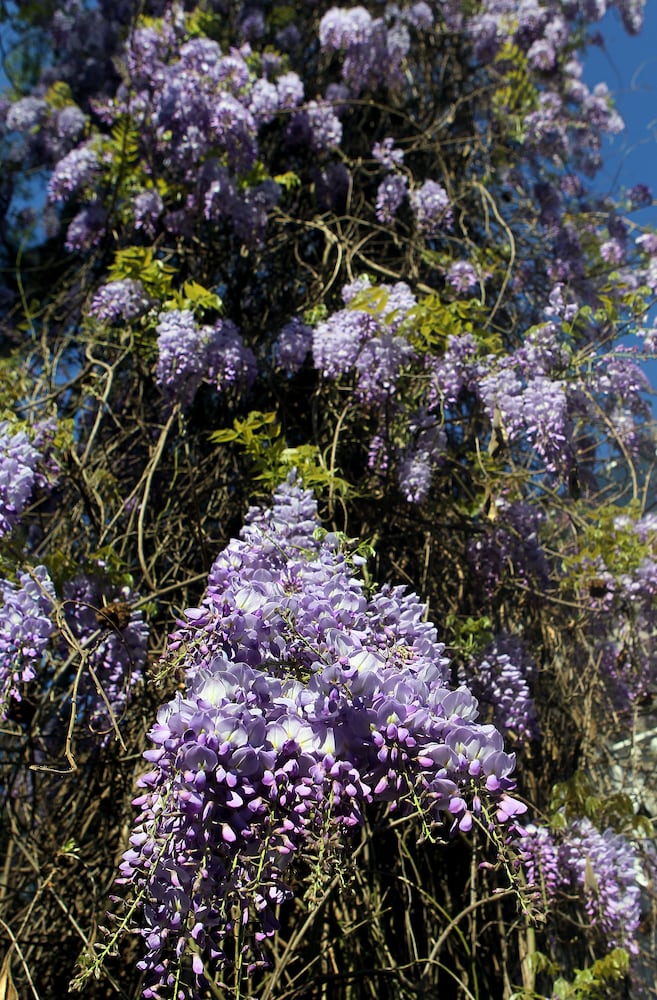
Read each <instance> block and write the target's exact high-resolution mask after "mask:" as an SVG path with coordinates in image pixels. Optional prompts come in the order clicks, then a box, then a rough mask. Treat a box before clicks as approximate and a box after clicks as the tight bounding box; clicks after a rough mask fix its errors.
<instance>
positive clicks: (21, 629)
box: [0, 566, 55, 719]
mask: <svg viewBox="0 0 657 1000" xmlns="http://www.w3.org/2000/svg"><path fill="white" fill-rule="evenodd" d="M0 598H1V599H2V610H1V613H0V617H1V619H2V626H1V627H0V718H2V719H6V717H7V714H8V712H9V710H10V708H11V704H12V700H13V701H21V699H22V695H21V688H22V686H23V685H24V684H27V683H29V682H30V681H33V680H34V679H35V678H36V676H37V674H38V671H39V667H40V666H41V662H42V659H43V655H44V652H45V649H46V646H47V645H48V641H49V639H50V636H51V635H52V632H53V630H54V625H53V622H52V618H51V614H52V611H53V607H54V601H55V590H54V587H53V585H52V581H51V580H50V577H49V576H48V572H47V570H46V569H45V567H44V566H37V567H36V568H35V569H34V570H33V571H32V572H31V573H21V574H20V576H19V584H18V586H17V585H16V584H13V583H11V582H10V581H9V580H0Z"/></svg>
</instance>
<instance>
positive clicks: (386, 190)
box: [376, 174, 408, 226]
mask: <svg viewBox="0 0 657 1000" xmlns="http://www.w3.org/2000/svg"><path fill="white" fill-rule="evenodd" d="M407 194H408V180H407V178H406V177H404V176H403V175H402V174H389V175H388V176H387V177H385V178H384V180H382V181H381V183H380V184H379V187H378V190H377V192H376V217H377V219H378V220H379V222H380V223H381V224H382V225H384V226H389V225H390V224H391V223H392V222H393V221H394V218H395V215H396V214H397V210H398V209H399V207H400V205H401V204H402V202H403V201H404V198H405V197H406V195H407Z"/></svg>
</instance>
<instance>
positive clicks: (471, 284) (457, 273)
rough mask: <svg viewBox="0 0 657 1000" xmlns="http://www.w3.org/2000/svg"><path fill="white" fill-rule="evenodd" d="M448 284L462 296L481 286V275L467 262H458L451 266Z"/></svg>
mask: <svg viewBox="0 0 657 1000" xmlns="http://www.w3.org/2000/svg"><path fill="white" fill-rule="evenodd" d="M446 278H447V283H448V284H449V285H451V286H452V288H453V289H454V291H456V292H459V294H461V295H465V294H467V292H469V291H471V289H473V288H475V287H476V286H477V285H478V284H479V275H478V274H477V271H476V269H475V268H474V267H473V265H472V264H471V263H470V262H469V261H467V260H457V261H455V262H454V263H453V264H451V265H450V267H449V269H448V271H447V274H446Z"/></svg>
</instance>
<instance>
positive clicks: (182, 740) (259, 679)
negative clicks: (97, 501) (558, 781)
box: [122, 477, 524, 997]
mask: <svg viewBox="0 0 657 1000" xmlns="http://www.w3.org/2000/svg"><path fill="white" fill-rule="evenodd" d="M169 656H170V658H171V660H172V662H177V663H184V664H185V665H186V667H187V675H186V688H185V691H184V692H179V693H178V694H177V695H176V697H175V698H174V699H173V701H171V702H169V704H168V705H165V706H164V707H163V708H162V709H161V710H160V712H159V713H158V720H157V723H156V724H155V726H154V727H153V729H152V730H151V733H150V737H151V740H152V742H153V743H154V749H152V750H149V751H147V752H146V758H147V759H148V760H149V762H150V763H151V765H152V770H151V771H150V772H149V773H148V774H147V775H145V776H144V777H143V778H142V779H141V780H140V785H141V787H142V789H143V794H141V795H140V796H139V798H138V799H137V800H136V803H135V804H136V805H137V806H138V807H139V808H140V810H141V812H140V815H139V817H138V819H137V823H136V826H135V829H134V831H133V834H132V836H131V845H132V846H131V848H130V850H129V851H128V852H127V853H126V855H125V856H124V860H123V864H122V881H123V882H126V883H129V884H131V885H132V886H133V887H134V889H135V890H136V891H138V892H139V893H140V894H142V899H143V903H142V904H141V909H142V919H143V924H144V925H143V927H142V929H141V931H140V933H141V934H142V936H143V938H144V941H145V944H146V949H147V950H146V955H145V958H144V959H143V961H142V963H141V967H142V968H143V969H145V970H146V972H147V978H148V986H147V989H146V992H145V995H146V996H150V997H155V996H157V995H159V994H158V989H160V988H167V987H168V986H169V985H170V984H171V983H172V982H174V980H175V966H176V965H177V964H178V962H179V961H181V960H182V961H186V962H189V963H190V964H191V978H192V980H193V982H194V984H195V985H194V986H193V987H192V988H191V989H190V991H189V992H186V993H185V996H190V995H191V996H193V997H196V996H199V995H200V994H201V993H202V990H203V987H204V985H205V984H206V981H207V980H206V976H207V977H210V976H212V975H214V974H215V971H216V970H217V969H218V967H221V966H225V965H226V964H230V963H231V962H232V961H233V960H234V959H235V948H234V940H235V938H234V935H235V933H236V929H237V927H241V933H240V941H241V947H242V954H241V957H240V961H242V962H244V965H245V967H247V966H252V964H253V963H257V962H258V961H261V960H262V952H261V945H262V942H263V941H264V940H265V939H266V938H268V937H270V936H271V935H272V934H273V933H274V932H275V930H276V928H277V918H276V913H275V909H276V907H277V906H278V905H279V904H280V903H282V902H284V901H285V900H286V899H289V898H290V897H291V895H292V891H293V890H292V887H291V885H287V884H286V883H285V882H284V878H285V873H286V870H288V868H289V864H290V861H291V860H293V858H294V857H295V856H299V858H301V857H303V856H305V855H307V854H310V855H312V854H313V852H316V851H317V849H318V848H319V847H320V845H322V844H323V845H326V844H327V843H334V844H335V845H336V846H337V845H338V844H342V843H343V842H344V835H345V833H346V832H348V831H349V830H350V829H352V828H353V827H355V826H357V825H359V824H360V822H361V821H362V814H363V810H364V809H365V808H366V806H367V804H368V803H370V802H373V801H383V802H386V803H388V805H389V809H390V810H392V811H397V812H399V813H402V814H404V813H414V812H417V811H418V810H421V812H422V813H423V815H424V816H425V818H426V820H427V821H428V822H439V821H442V820H446V821H447V823H448V825H449V826H450V828H451V829H453V830H458V829H460V830H463V831H467V830H469V829H470V828H471V825H472V823H473V821H474V818H475V817H480V818H482V819H483V815H484V813H483V809H484V803H487V802H488V803H490V804H492V805H494V806H495V808H496V810H497V819H498V821H499V822H506V821H507V820H508V819H511V818H512V817H514V816H515V815H517V814H519V813H520V812H522V811H523V809H524V807H522V806H521V805H520V803H518V802H517V801H516V800H514V799H513V798H511V797H510V796H509V795H508V794H507V792H508V791H509V790H511V789H512V787H513V783H512V779H511V777H510V776H511V773H512V771H513V767H514V758H513V755H509V754H507V753H505V752H504V750H503V744H502V739H501V737H500V735H499V733H498V731H497V730H496V729H494V727H492V726H486V725H481V724H479V723H478V722H477V721H476V719H477V703H476V701H475V699H474V698H473V697H472V695H471V694H470V692H469V691H468V690H467V689H466V688H463V687H462V688H458V689H456V690H450V688H449V687H448V684H447V676H448V661H447V660H446V659H445V657H444V655H443V647H442V646H441V645H440V644H439V643H438V642H437V637H436V630H435V628H434V627H433V626H432V625H431V624H430V623H428V622H426V621H424V607H423V605H421V604H420V603H419V602H418V601H417V599H416V598H415V596H414V595H412V594H408V593H406V591H405V590H404V589H403V588H383V589H382V590H381V591H380V592H379V593H378V594H376V595H375V596H374V597H372V598H371V599H368V598H367V597H366V595H365V592H364V589H363V584H362V582H361V580H360V579H359V578H358V577H357V576H356V575H355V573H354V569H353V568H352V565H351V564H350V562H349V559H348V558H347V556H346V554H345V552H344V551H343V547H342V544H341V540H340V538H339V537H337V536H336V535H334V534H326V535H324V536H323V537H322V535H321V533H319V532H318V530H317V520H316V503H315V502H314V500H313V499H312V496H311V494H309V493H308V492H305V491H303V490H302V489H301V488H300V487H299V486H298V485H296V483H295V482H294V479H293V477H292V478H291V479H290V480H289V481H288V483H287V484H284V485H283V486H281V487H279V489H278V490H277V492H276V494H275V496H274V501H273V506H272V507H271V508H270V509H269V510H260V509H252V510H251V511H250V512H249V515H248V517H247V523H246V526H245V528H244V530H243V531H242V534H241V538H240V539H237V540H234V541H232V542H231V543H230V544H229V545H228V547H227V548H226V550H225V551H224V552H223V553H222V554H221V555H220V556H219V557H218V559H217V560H216V562H215V564H214V566H213V568H212V571H211V573H210V577H209V584H208V592H207V596H206V598H205V600H204V601H203V603H202V605H201V607H199V608H195V609H189V610H188V611H187V612H186V621H185V622H182V623H181V626H180V628H179V629H178V631H177V632H176V633H175V634H174V635H173V636H172V639H171V643H170V651H169Z"/></svg>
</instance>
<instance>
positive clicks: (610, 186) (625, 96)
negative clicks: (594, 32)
mask: <svg viewBox="0 0 657 1000" xmlns="http://www.w3.org/2000/svg"><path fill="white" fill-rule="evenodd" d="M601 28H602V35H603V37H604V42H605V45H604V48H599V49H590V50H589V52H588V54H587V56H586V62H585V72H584V78H585V80H586V82H587V83H588V85H589V86H593V85H594V84H596V83H598V82H600V81H602V80H604V82H605V83H606V84H607V85H608V87H609V88H610V90H611V92H612V94H613V96H614V99H615V102H616V107H617V108H618V110H619V111H620V113H621V115H622V117H623V119H624V121H625V126H626V129H625V132H624V133H623V134H621V135H620V136H617V137H615V138H614V140H613V142H611V143H609V144H608V145H607V148H606V150H605V166H604V168H603V170H602V172H601V175H600V178H599V185H600V186H603V185H604V186H605V187H606V189H607V190H610V191H612V192H618V191H619V190H620V187H621V186H625V185H627V186H629V185H632V184H636V183H638V182H643V183H644V184H648V186H649V187H651V188H652V189H653V192H654V193H655V195H657V106H656V103H655V102H656V99H657V0H647V2H646V7H645V22H644V27H643V31H642V32H641V34H640V35H637V36H636V37H632V36H630V35H628V34H627V32H626V31H625V29H624V28H623V26H622V24H621V20H620V17H619V16H618V14H617V13H616V11H615V10H611V11H609V12H608V13H607V15H606V16H605V18H604V20H603V21H602V22H601ZM651 219H652V221H653V224H657V209H650V210H649V212H648V213H647V215H646V216H645V217H644V220H645V221H646V222H648V221H650V220H651Z"/></svg>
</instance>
